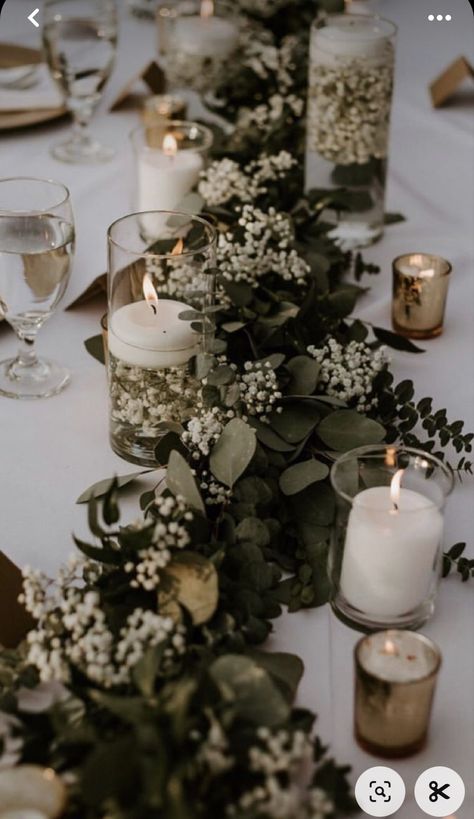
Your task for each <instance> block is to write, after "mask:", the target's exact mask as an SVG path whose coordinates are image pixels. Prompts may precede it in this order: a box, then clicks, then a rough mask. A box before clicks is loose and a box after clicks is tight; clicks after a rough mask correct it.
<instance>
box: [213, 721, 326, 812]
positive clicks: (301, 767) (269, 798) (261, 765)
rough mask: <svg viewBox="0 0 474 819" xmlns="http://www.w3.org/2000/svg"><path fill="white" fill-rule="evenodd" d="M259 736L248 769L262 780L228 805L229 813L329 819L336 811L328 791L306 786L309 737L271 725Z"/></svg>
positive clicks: (259, 732)
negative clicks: (243, 812) (241, 812)
mask: <svg viewBox="0 0 474 819" xmlns="http://www.w3.org/2000/svg"><path fill="white" fill-rule="evenodd" d="M257 736H258V740H259V742H258V744H256V745H254V746H252V747H251V748H250V750H249V768H250V770H251V771H253V772H254V774H256V775H258V776H260V777H262V781H261V782H259V783H258V784H257V785H255V786H254V787H253V788H252V789H250V790H248V791H245V793H243V794H242V796H241V797H240V799H239V801H238V804H237V805H236V806H234V805H231V806H229V807H228V809H227V815H228V816H229V817H232V816H234V815H235V814H236V813H237V812H238V810H239V809H240V810H245V811H250V812H254V813H255V814H258V816H269V817H272V819H294V817H296V816H298V817H301V819H326V817H328V816H329V815H331V814H333V812H334V804H333V802H332V801H331V800H330V799H329V797H328V795H327V794H326V792H325V791H323V790H321V789H320V788H313V787H310V788H308V787H305V780H307V777H308V772H310V771H311V770H312V760H313V746H312V743H311V740H310V738H309V737H308V736H307V735H306V734H305V733H304V732H303V731H294V732H290V731H287V730H285V729H281V730H278V731H276V732H272V731H271V730H270V729H269V728H259V729H258V731H257Z"/></svg>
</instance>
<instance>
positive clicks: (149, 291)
mask: <svg viewBox="0 0 474 819" xmlns="http://www.w3.org/2000/svg"><path fill="white" fill-rule="evenodd" d="M143 295H144V296H145V300H146V303H147V304H148V305H149V307H150V308H151V309H152V310H153V312H154V314H155V316H156V314H157V313H158V293H157V292H156V290H155V288H154V286H153V282H152V280H151V277H150V274H149V273H145V276H144V279H143Z"/></svg>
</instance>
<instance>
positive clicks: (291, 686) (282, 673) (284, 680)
mask: <svg viewBox="0 0 474 819" xmlns="http://www.w3.org/2000/svg"><path fill="white" fill-rule="evenodd" d="M246 653H247V656H249V657H250V658H251V659H252V660H255V662H256V663H257V664H258V665H260V666H261V667H262V668H264V669H265V671H267V672H268V673H269V674H270V676H271V677H272V678H273V679H274V680H275V681H276V682H278V684H279V685H280V687H281V688H282V689H283V692H284V693H285V695H286V697H287V699H288V701H289V702H290V703H292V702H293V701H294V699H295V697H296V692H297V690H298V686H299V684H300V681H301V678H302V676H303V672H304V665H303V661H302V660H301V659H300V658H299V657H297V656H296V654H288V653H286V652H283V651H259V650H258V649H247V652H246Z"/></svg>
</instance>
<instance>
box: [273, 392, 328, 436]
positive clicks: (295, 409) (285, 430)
mask: <svg viewBox="0 0 474 819" xmlns="http://www.w3.org/2000/svg"><path fill="white" fill-rule="evenodd" d="M319 418H320V413H319V411H318V409H317V407H315V406H314V405H313V404H310V403H309V402H301V403H293V404H284V405H283V407H282V412H272V413H271V415H270V426H271V428H272V429H273V430H274V432H276V433H277V435H280V437H281V438H283V439H284V440H285V441H287V442H288V443H289V444H297V443H299V442H300V441H302V440H303V438H306V436H307V435H309V433H310V432H311V431H312V430H313V429H314V427H315V426H316V424H317V423H318V421H319Z"/></svg>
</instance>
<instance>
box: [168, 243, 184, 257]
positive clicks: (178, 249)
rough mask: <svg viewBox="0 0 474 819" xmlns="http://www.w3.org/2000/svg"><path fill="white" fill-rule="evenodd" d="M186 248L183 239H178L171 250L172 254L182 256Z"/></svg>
mask: <svg viewBox="0 0 474 819" xmlns="http://www.w3.org/2000/svg"><path fill="white" fill-rule="evenodd" d="M183 248H184V242H183V240H182V239H178V241H177V242H176V244H175V246H174V248H173V250H172V251H171V256H181V254H182V252H183Z"/></svg>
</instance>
